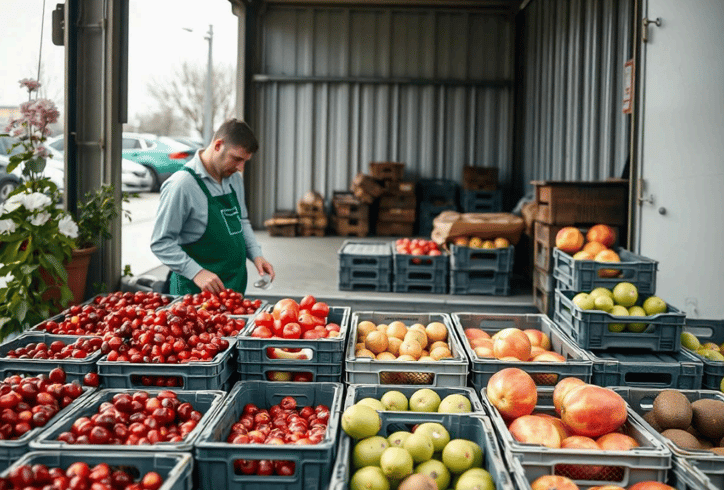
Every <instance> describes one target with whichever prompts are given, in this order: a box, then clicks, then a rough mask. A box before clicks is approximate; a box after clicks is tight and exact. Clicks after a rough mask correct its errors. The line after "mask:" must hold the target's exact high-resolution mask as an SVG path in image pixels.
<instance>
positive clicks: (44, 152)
mask: <svg viewBox="0 0 724 490" xmlns="http://www.w3.org/2000/svg"><path fill="white" fill-rule="evenodd" d="M33 156H36V157H40V158H48V157H49V156H50V152H49V151H48V149H47V148H46V147H44V146H43V145H39V146H37V147H36V148H35V152H33Z"/></svg>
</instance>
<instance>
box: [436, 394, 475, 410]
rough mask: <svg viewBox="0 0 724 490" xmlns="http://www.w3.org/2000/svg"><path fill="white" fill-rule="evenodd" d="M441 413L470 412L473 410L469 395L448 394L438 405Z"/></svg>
mask: <svg viewBox="0 0 724 490" xmlns="http://www.w3.org/2000/svg"><path fill="white" fill-rule="evenodd" d="M437 411H438V412H440V413H469V412H472V411H473V407H472V405H471V404H470V400H468V397H466V396H464V395H460V394H453V395H448V396H446V397H445V398H443V400H442V401H441V402H440V406H439V407H437Z"/></svg>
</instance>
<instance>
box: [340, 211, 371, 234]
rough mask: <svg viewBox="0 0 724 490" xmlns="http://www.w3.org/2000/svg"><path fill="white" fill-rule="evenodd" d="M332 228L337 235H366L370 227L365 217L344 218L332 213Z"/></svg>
mask: <svg viewBox="0 0 724 490" xmlns="http://www.w3.org/2000/svg"><path fill="white" fill-rule="evenodd" d="M332 229H333V230H334V231H335V232H336V233H337V235H339V236H356V237H366V236H367V235H368V234H369V231H370V227H369V221H368V220H367V219H364V220H361V219H358V218H344V217H341V216H335V215H332Z"/></svg>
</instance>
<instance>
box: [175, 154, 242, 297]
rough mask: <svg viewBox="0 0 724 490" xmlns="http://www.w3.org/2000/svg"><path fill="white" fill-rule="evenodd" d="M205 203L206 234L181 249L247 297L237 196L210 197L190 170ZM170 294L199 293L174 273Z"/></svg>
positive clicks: (230, 287) (206, 189)
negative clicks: (204, 195)
mask: <svg viewBox="0 0 724 490" xmlns="http://www.w3.org/2000/svg"><path fill="white" fill-rule="evenodd" d="M184 170H186V171H188V172H189V173H190V174H191V175H193V177H194V179H196V182H198V184H199V187H201V190H202V191H204V194H206V199H207V201H208V203H209V204H208V215H209V216H208V222H207V224H206V230H205V231H204V234H203V235H201V238H199V239H198V240H197V241H195V242H193V243H188V244H186V245H181V248H182V249H183V251H184V252H186V253H187V254H188V255H189V257H191V258H192V259H194V260H195V261H196V262H198V264H199V265H200V266H201V267H203V268H204V269H206V270H209V271H211V272H213V273H214V274H216V275H217V276H219V278H220V279H221V281H222V282H223V283H224V286H226V287H227V288H228V289H233V290H234V291H238V292H240V293H241V294H245V293H246V242H245V241H244V230H243V229H242V226H241V209H240V208H239V201H238V200H237V199H236V192H234V189H233V188H232V189H231V193H229V194H224V195H221V196H217V197H212V196H211V193H209V189H208V187H206V184H204V182H203V181H202V180H201V179H200V178H199V176H198V175H196V173H195V172H194V171H193V170H191V169H190V168H189V167H184ZM170 286H171V294H178V295H184V294H194V293H198V292H200V291H201V289H199V287H198V286H197V285H196V284H195V283H194V282H193V281H192V280H191V279H187V278H185V277H184V276H182V275H180V274H176V273H175V272H174V273H173V274H171V284H170Z"/></svg>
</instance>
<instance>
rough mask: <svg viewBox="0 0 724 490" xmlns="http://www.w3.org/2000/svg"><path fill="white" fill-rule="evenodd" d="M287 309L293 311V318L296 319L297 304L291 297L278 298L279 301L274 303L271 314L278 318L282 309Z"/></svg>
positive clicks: (297, 312) (297, 315) (297, 314)
mask: <svg viewBox="0 0 724 490" xmlns="http://www.w3.org/2000/svg"><path fill="white" fill-rule="evenodd" d="M288 309H290V310H292V311H293V312H294V319H295V320H296V319H297V318H298V317H299V305H298V304H297V302H296V301H294V300H293V299H291V298H285V299H280V300H279V301H277V303H276V304H275V305H274V309H273V310H272V316H273V317H274V318H275V319H278V318H279V317H280V315H281V313H282V311H284V310H288Z"/></svg>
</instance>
